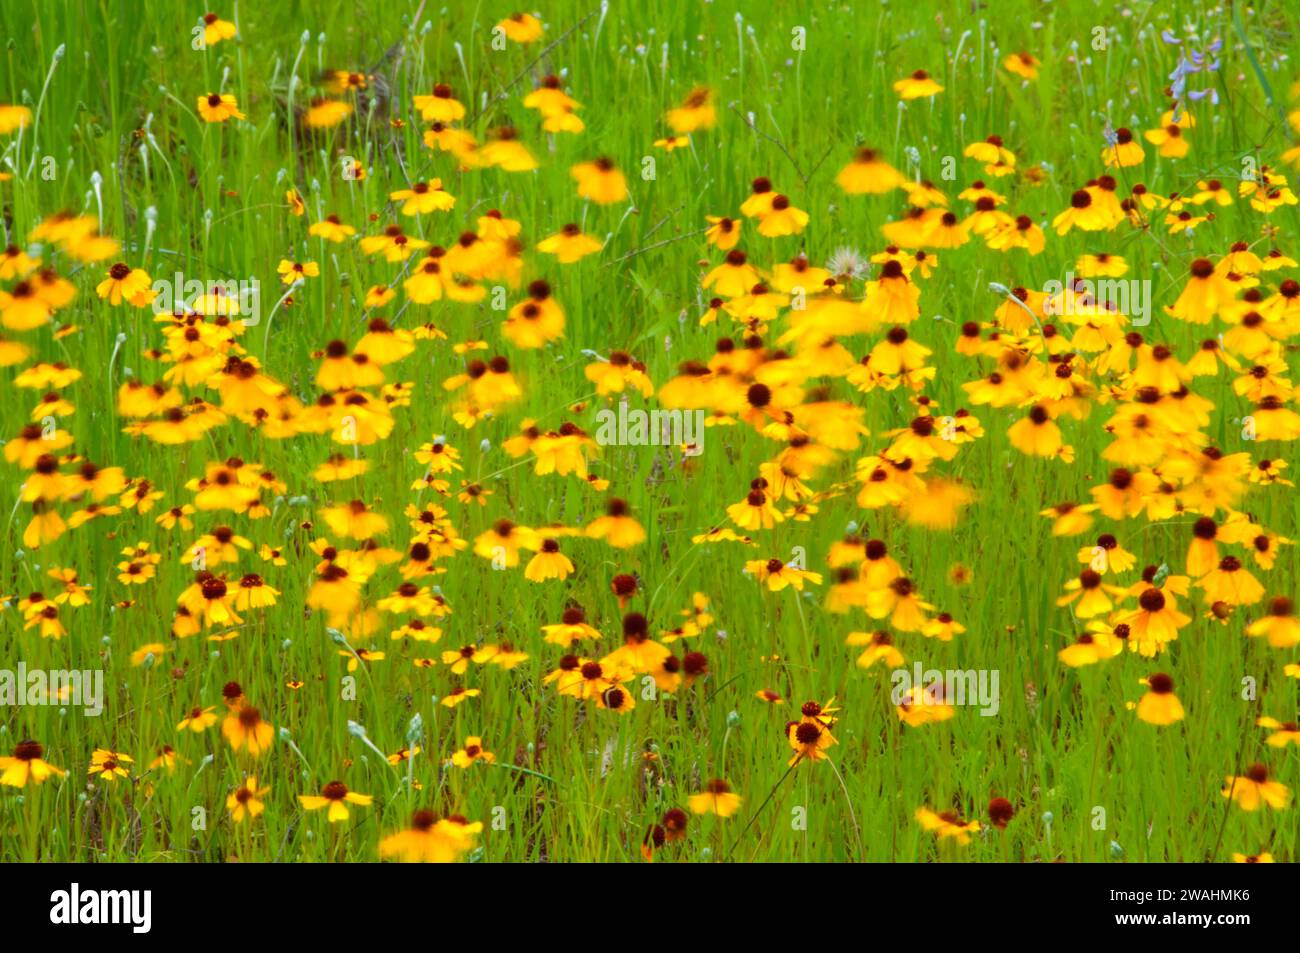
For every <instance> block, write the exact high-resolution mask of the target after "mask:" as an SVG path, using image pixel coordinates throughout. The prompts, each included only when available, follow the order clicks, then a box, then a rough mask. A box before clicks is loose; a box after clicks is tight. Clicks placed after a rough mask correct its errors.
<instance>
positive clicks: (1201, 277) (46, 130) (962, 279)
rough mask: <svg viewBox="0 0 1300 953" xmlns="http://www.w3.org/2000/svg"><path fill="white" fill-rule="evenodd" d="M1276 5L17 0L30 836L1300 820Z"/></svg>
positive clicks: (405, 850) (10, 855) (15, 190)
mask: <svg viewBox="0 0 1300 953" xmlns="http://www.w3.org/2000/svg"><path fill="white" fill-rule="evenodd" d="M1298 30H1300V24H1298V23H1297V22H1296V16H1295V10H1294V9H1292V8H1291V5H1290V4H1288V3H1286V2H1282V0H1256V2H1246V3H1240V2H1239V3H1234V4H1231V5H1229V4H1215V3H1209V2H1186V3H1156V2H1131V3H1122V2H1121V3H1111V2H1097V3H1092V2H1085V0H1067V2H1054V3H1038V2H1031V0H1005V2H1002V0H999V2H998V3H996V4H992V3H990V4H988V5H981V4H978V3H976V4H971V3H965V2H962V3H956V2H953V3H947V2H937V3H928V4H907V3H899V2H896V0H889V2H884V3H882V2H878V0H871V2H853V3H836V2H827V3H818V2H808V3H789V4H770V5H769V4H749V3H735V2H723V0H716V2H698V0H663V2H659V3H655V4H639V3H631V2H627V0H609V2H601V0H591V2H587V0H560V2H557V3H553V4H550V5H547V6H544V7H542V8H539V9H535V10H524V11H523V12H520V11H519V10H518V9H517V8H514V7H511V6H508V5H503V4H500V3H496V2H487V3H480V4H475V5H460V6H456V5H446V6H440V5H438V4H434V3H430V2H427V0H395V2H391V3H386V4H373V3H345V2H338V0H319V2H316V3H311V4H304V3H274V4H248V3H242V2H234V0H232V2H231V3H230V5H229V6H226V7H222V8H218V9H215V10H209V9H207V8H204V7H199V6H196V5H194V4H190V3H178V2H172V0H139V2H129V3H128V2H125V0H106V2H103V3H98V4H86V3H82V2H76V0H42V2H14V3H4V4H0V40H2V41H3V49H4V52H3V56H4V61H3V63H2V64H0V224H2V226H3V229H4V234H3V242H0V247H3V251H2V252H0V393H2V394H3V401H2V402H0V439H2V440H3V461H2V462H0V466H2V467H3V471H2V477H0V514H3V517H4V520H5V524H4V525H5V535H4V539H3V541H2V542H0V599H2V604H3V608H2V609H0V646H2V648H3V651H0V860H2V861H6V862H9V861H35V860H41V861H140V862H167V861H172V862H227V861H295V862H317V861H365V862H370V861H378V860H386V861H434V862H453V861H491V862H536V861H548V862H554V861H560V862H563V861H623V862H634V863H646V862H653V863H674V862H700V861H705V862H709V861H712V862H725V861H776V860H780V861H787V860H799V861H803V860H806V861H936V860H940V861H987V862H1048V861H1084V862H1119V861H1133V862H1143V861H1195V862H1202V861H1229V860H1238V861H1242V862H1271V861H1274V860H1277V861H1291V860H1293V859H1295V856H1296V851H1297V839H1298V838H1297V831H1298V830H1300V828H1298V827H1297V824H1296V821H1295V807H1294V804H1293V803H1292V801H1293V792H1294V789H1295V788H1296V786H1297V784H1300V728H1297V724H1296V722H1297V707H1298V704H1297V699H1298V694H1297V692H1298V689H1300V617H1297V614H1296V607H1295V604H1294V602H1293V599H1294V598H1295V597H1296V595H1297V578H1296V576H1297V574H1296V565H1297V561H1296V556H1295V550H1294V548H1293V539H1294V538H1295V537H1296V536H1297V533H1300V526H1298V525H1297V523H1298V522H1300V519H1298V515H1300V508H1298V507H1297V496H1296V493H1295V488H1294V482H1293V479H1294V474H1295V469H1294V461H1293V459H1292V458H1293V453H1292V451H1293V448H1294V447H1295V441H1296V440H1297V438H1300V414H1298V413H1297V409H1296V404H1297V396H1298V395H1297V389H1296V385H1295V382H1294V380H1295V378H1294V375H1295V373H1296V341H1297V340H1298V339H1300V282H1298V281H1297V279H1298V278H1300V265H1298V264H1297V260H1300V241H1298V240H1297V233H1298V231H1300V210H1298V208H1297V199H1296V195H1295V194H1294V191H1293V187H1292V179H1293V178H1294V176H1295V175H1296V174H1297V170H1300V146H1298V145H1297V143H1296V140H1297V138H1298V137H1300V65H1298V64H1297V63H1296V62H1295V58H1294V57H1295V54H1296V53H1297V51H1300V33H1298V32H1297V31H1298ZM1289 464H1290V465H1289Z"/></svg>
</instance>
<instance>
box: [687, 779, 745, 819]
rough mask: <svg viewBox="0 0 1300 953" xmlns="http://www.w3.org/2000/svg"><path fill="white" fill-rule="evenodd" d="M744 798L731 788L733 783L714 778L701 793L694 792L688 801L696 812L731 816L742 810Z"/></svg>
mask: <svg viewBox="0 0 1300 953" xmlns="http://www.w3.org/2000/svg"><path fill="white" fill-rule="evenodd" d="M742 800H743V799H742V798H741V796H740V795H739V794H736V793H735V792H733V791H732V790H731V785H729V784H728V783H727V782H726V781H723V780H721V779H714V780H712V781H710V782H709V783H708V784H706V785H705V786H704V790H703V791H701V792H700V793H699V794H692V795H691V796H690V797H689V798H688V799H687V803H688V804H689V805H690V808H691V811H692V812H693V813H695V814H716V815H718V817H730V816H731V815H732V814H735V813H736V811H738V810H740V805H741V802H742Z"/></svg>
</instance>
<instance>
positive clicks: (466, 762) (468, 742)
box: [451, 735, 497, 768]
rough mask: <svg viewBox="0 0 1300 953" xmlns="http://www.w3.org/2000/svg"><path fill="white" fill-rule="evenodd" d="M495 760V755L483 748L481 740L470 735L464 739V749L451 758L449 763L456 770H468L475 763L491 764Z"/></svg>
mask: <svg viewBox="0 0 1300 953" xmlns="http://www.w3.org/2000/svg"><path fill="white" fill-rule="evenodd" d="M496 759H497V756H496V755H494V754H493V753H492V752H491V751H488V750H486V749H485V748H484V747H483V739H482V738H480V737H478V736H477V735H470V736H469V737H468V738H466V739H465V747H463V748H461V749H460V750H459V751H457V752H456V753H455V754H453V755H452V756H451V763H452V764H454V765H455V766H456V767H458V768H468V767H469V766H470V765H471V764H473V763H474V762H475V761H482V762H483V763H485V764H491V763H492V762H494V761H496Z"/></svg>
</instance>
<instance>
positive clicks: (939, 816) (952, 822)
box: [916, 807, 980, 847]
mask: <svg viewBox="0 0 1300 953" xmlns="http://www.w3.org/2000/svg"><path fill="white" fill-rule="evenodd" d="M916 820H917V822H918V823H920V825H921V826H922V827H923V828H925V829H926V830H927V831H934V834H935V836H936V837H937V838H939V840H944V839H945V838H949V837H951V838H952V839H953V840H955V841H956V842H957V843H958V844H961V845H962V846H963V847H964V846H965V845H967V844H969V843H970V835H971V834H973V833H978V832H979V829H980V822H979V821H963V820H962V819H961V816H960V815H959V814H957V812H956V811H944V812H942V813H936V812H934V811H932V810H930V809H929V808H928V807H921V808H917V810H916Z"/></svg>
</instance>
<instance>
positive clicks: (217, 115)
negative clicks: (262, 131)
mask: <svg viewBox="0 0 1300 953" xmlns="http://www.w3.org/2000/svg"><path fill="white" fill-rule="evenodd" d="M198 108H199V115H200V116H202V117H203V121H204V122H225V121H226V120H227V119H243V118H245V116H244V114H243V113H241V112H240V111H239V103H238V102H237V101H236V100H235V97H234V96H232V95H231V94H230V93H208V95H206V96H200V97H199V107H198Z"/></svg>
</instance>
